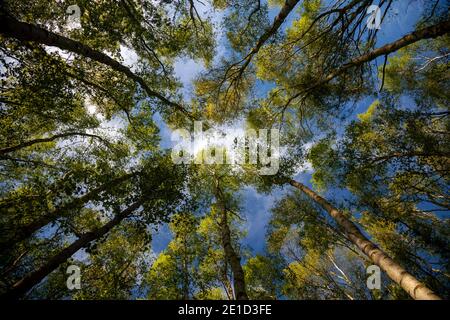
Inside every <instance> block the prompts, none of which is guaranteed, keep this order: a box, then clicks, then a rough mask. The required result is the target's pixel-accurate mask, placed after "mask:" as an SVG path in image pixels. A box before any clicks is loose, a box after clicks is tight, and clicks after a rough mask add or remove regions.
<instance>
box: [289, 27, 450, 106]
mask: <svg viewBox="0 0 450 320" xmlns="http://www.w3.org/2000/svg"><path fill="white" fill-rule="evenodd" d="M449 31H450V20H447V21H443V22H441V23H438V24H435V25H432V26H430V27H426V28H423V29H420V30H416V31H414V32H411V33H410V34H407V35H406V36H404V37H403V38H400V39H398V40H396V41H394V42H391V43H388V44H386V45H384V46H382V47H380V48H377V49H375V50H373V51H370V52H368V53H366V54H363V55H361V56H359V57H356V58H354V59H352V60H351V61H350V62H348V63H346V64H344V65H343V66H341V67H340V68H337V69H336V70H334V71H333V72H331V73H330V74H328V75H327V76H326V77H324V78H323V79H322V80H320V81H318V82H316V83H315V84H313V85H312V86H311V87H308V88H307V89H306V90H302V91H300V92H298V93H296V94H295V95H294V96H292V97H291V98H289V100H288V102H287V105H288V104H289V103H291V102H292V100H294V99H296V98H298V97H299V96H301V95H302V94H304V93H306V92H309V91H311V90H313V89H314V88H317V87H320V86H321V85H324V84H326V83H328V82H330V81H331V80H333V79H334V78H336V77H337V76H339V75H341V74H342V73H344V72H345V71H347V70H348V69H350V68H354V67H357V66H360V65H362V64H364V63H366V62H369V61H372V60H374V59H376V58H378V57H380V56H387V55H389V54H390V53H392V52H395V51H397V50H399V49H401V48H403V47H406V46H408V45H410V44H413V43H415V42H418V41H420V40H424V39H433V38H437V37H439V36H442V35H444V34H446V33H448V32H449Z"/></svg>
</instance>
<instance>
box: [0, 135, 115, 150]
mask: <svg viewBox="0 0 450 320" xmlns="http://www.w3.org/2000/svg"><path fill="white" fill-rule="evenodd" d="M72 136H82V137H89V138H95V139H99V140H100V141H102V142H106V143H107V141H106V140H105V139H103V138H102V137H100V136H97V135H95V134H89V133H85V132H65V133H60V134H55V135H54V136H50V137H47V138H39V139H33V140H29V141H25V142H22V143H20V144H18V145H15V146H12V147H6V148H3V149H0V156H1V155H4V154H7V153H10V152H14V151H17V150H20V149H23V148H26V147H30V146H32V145H35V144H38V143H44V142H51V141H55V140H56V139H60V138H66V137H72Z"/></svg>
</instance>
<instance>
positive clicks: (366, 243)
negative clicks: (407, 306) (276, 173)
mask: <svg viewBox="0 0 450 320" xmlns="http://www.w3.org/2000/svg"><path fill="white" fill-rule="evenodd" d="M288 182H289V184H290V185H292V186H293V187H295V188H297V189H299V190H300V191H302V192H303V193H304V194H306V195H307V196H308V197H309V198H311V199H312V200H313V201H315V202H316V203H318V204H319V205H320V206H321V207H322V208H323V209H325V210H326V211H327V212H328V214H329V215H330V216H331V217H332V218H333V219H334V220H335V221H336V222H337V223H338V225H339V226H340V227H341V228H342V229H343V231H344V232H345V234H346V235H347V237H348V238H349V239H350V240H351V241H352V242H353V243H354V244H355V245H356V246H357V247H358V248H359V249H360V250H361V251H362V252H363V253H364V254H365V255H366V256H367V257H369V259H370V260H371V261H372V262H373V263H375V264H376V265H378V266H379V267H380V268H381V269H382V270H383V271H384V272H386V274H387V275H388V276H389V278H391V279H392V280H393V281H395V282H396V283H397V284H399V285H400V286H401V287H402V288H403V289H404V290H405V291H406V292H408V294H409V295H410V296H411V297H412V298H414V299H417V300H441V298H440V297H439V296H437V295H436V294H435V293H434V292H433V291H432V290H430V289H429V288H427V287H426V286H425V284H423V283H422V282H420V281H419V280H417V279H416V278H415V277H414V276H413V275H411V274H410V273H409V272H408V271H406V270H405V269H404V268H403V267H402V266H400V265H399V264H397V263H396V262H395V261H394V260H392V258H390V257H389V256H388V255H387V254H386V253H385V252H383V251H382V250H380V249H379V248H378V247H377V246H376V245H375V244H374V243H372V242H371V241H370V240H369V239H367V237H366V236H364V235H363V234H362V233H361V231H359V229H358V227H357V226H356V225H355V224H354V223H353V222H352V221H350V220H349V219H347V217H345V215H344V214H343V213H342V212H341V211H340V210H338V209H336V208H335V207H334V206H333V205H332V204H331V203H329V202H328V201H327V200H326V199H324V198H322V197H321V196H320V195H318V194H317V193H315V192H314V191H313V190H311V189H309V188H308V187H307V186H305V185H303V184H301V183H300V182H297V181H295V180H292V179H289V180H288Z"/></svg>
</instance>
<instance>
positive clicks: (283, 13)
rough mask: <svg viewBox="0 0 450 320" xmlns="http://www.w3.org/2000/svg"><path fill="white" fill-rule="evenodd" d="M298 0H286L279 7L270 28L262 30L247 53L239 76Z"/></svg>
mask: <svg viewBox="0 0 450 320" xmlns="http://www.w3.org/2000/svg"><path fill="white" fill-rule="evenodd" d="M298 2H299V0H286V2H285V4H284V5H283V7H282V8H281V10H280V12H279V13H278V15H277V16H276V17H275V19H274V21H273V24H272V26H271V27H270V29H268V30H267V31H266V32H264V33H263V34H262V35H261V37H260V38H259V39H258V42H257V43H256V45H255V46H254V47H253V49H252V50H251V51H250V52H249V53H248V54H247V56H246V57H245V62H244V64H243V65H242V67H241V68H240V71H239V76H240V75H242V73H243V72H244V70H245V69H246V68H247V66H248V65H249V63H250V61H251V60H252V58H253V56H254V55H255V54H257V53H258V51H259V50H260V49H261V47H262V46H263V45H264V44H265V43H266V42H267V40H269V39H270V38H271V37H272V36H273V35H274V34H275V33H276V32H277V31H278V29H279V28H280V26H281V25H282V24H283V22H284V21H285V20H286V18H287V16H288V15H289V13H290V12H291V11H292V10H294V8H295V6H296V5H297V3H298Z"/></svg>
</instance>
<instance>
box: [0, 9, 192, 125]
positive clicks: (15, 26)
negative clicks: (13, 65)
mask: <svg viewBox="0 0 450 320" xmlns="http://www.w3.org/2000/svg"><path fill="white" fill-rule="evenodd" d="M0 18H1V20H2V23H1V24H0V34H2V35H4V36H6V37H9V38H15V39H18V40H20V41H31V42H36V43H40V44H44V45H47V46H51V47H57V48H60V49H61V50H67V51H70V52H73V53H76V54H79V55H81V56H84V57H87V58H90V59H92V60H94V61H97V62H99V63H101V64H104V65H107V66H109V67H111V68H112V69H114V70H115V71H118V72H120V73H122V74H124V75H125V76H127V77H128V78H129V79H131V80H133V81H135V82H137V83H139V85H140V86H141V87H142V88H143V89H144V90H145V92H146V93H147V95H148V96H150V97H154V98H157V99H158V100H160V101H161V102H163V103H165V104H167V105H169V106H171V107H174V108H175V109H177V110H179V111H181V112H182V113H184V114H186V115H187V116H189V117H192V115H191V114H190V113H189V112H188V111H187V110H186V109H184V107H183V106H181V105H180V104H178V103H176V102H173V101H170V100H169V99H167V98H166V97H164V96H163V95H162V94H160V93H158V92H156V91H153V90H152V89H151V88H150V87H149V86H148V84H147V83H146V82H145V80H144V79H143V78H142V77H140V76H138V75H137V74H135V73H133V72H132V71H131V70H130V69H129V68H128V67H126V66H124V65H123V64H121V63H119V62H117V61H116V60H114V59H112V58H111V57H109V56H108V55H106V54H104V53H103V52H100V51H97V50H94V49H92V48H91V47H89V46H87V45H85V44H83V43H81V42H79V41H75V40H72V39H69V38H67V37H64V36H61V35H58V34H56V33H53V32H51V31H48V30H45V29H44V28H41V27H39V26H35V25H33V24H29V23H26V22H21V21H19V20H17V19H15V18H14V17H12V16H10V15H9V14H8V13H7V12H5V11H4V8H1V7H0Z"/></svg>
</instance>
